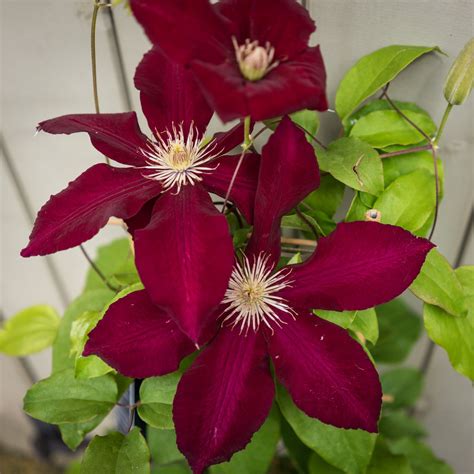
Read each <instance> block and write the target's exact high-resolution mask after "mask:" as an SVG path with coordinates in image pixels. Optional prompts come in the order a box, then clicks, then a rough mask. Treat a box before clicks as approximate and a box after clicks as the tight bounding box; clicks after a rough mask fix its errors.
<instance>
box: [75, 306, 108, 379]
mask: <svg viewBox="0 0 474 474" xmlns="http://www.w3.org/2000/svg"><path fill="white" fill-rule="evenodd" d="M100 319H101V314H100V313H99V312H97V311H86V312H85V313H83V314H82V315H81V316H79V317H78V318H76V319H75V320H74V321H73V323H72V327H71V355H75V357H76V364H75V368H76V372H75V375H76V377H78V378H91V377H99V376H101V375H104V374H107V373H109V372H113V371H114V369H113V368H112V367H110V366H109V365H107V364H106V363H105V362H104V361H103V360H102V359H100V358H99V357H97V356H95V355H91V356H87V357H83V356H82V355H81V354H82V351H83V350H84V346H85V343H86V340H87V335H88V334H89V332H90V331H91V330H92V329H93V328H95V326H96V325H97V323H98V322H99V320H100Z"/></svg>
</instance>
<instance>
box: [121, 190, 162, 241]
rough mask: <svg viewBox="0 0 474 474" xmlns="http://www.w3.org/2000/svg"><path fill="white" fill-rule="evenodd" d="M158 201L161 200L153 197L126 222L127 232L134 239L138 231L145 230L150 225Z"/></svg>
mask: <svg viewBox="0 0 474 474" xmlns="http://www.w3.org/2000/svg"><path fill="white" fill-rule="evenodd" d="M157 199H159V196H158V197H153V198H152V199H150V200H149V201H147V202H146V203H145V204H144V205H143V206H142V208H141V209H140V210H139V211H138V212H137V213H136V214H135V215H134V216H132V217H130V218H129V219H126V220H125V224H126V225H127V231H128V232H129V234H130V235H131V236H132V237H133V235H135V231H136V230H138V229H143V228H144V227H146V226H147V225H148V224H149V222H150V219H151V216H152V214H153V208H154V207H155V203H156V200H157Z"/></svg>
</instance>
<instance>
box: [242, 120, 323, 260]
mask: <svg viewBox="0 0 474 474" xmlns="http://www.w3.org/2000/svg"><path fill="white" fill-rule="evenodd" d="M261 162H262V163H261V166H260V174H259V177H258V187H257V194H256V197H255V212H254V221H255V225H254V229H253V233H252V237H251V239H250V242H249V246H248V249H247V253H248V254H252V253H253V254H258V253H260V252H262V251H263V252H265V253H267V254H270V255H271V256H272V258H273V261H274V262H277V261H278V259H279V257H280V233H281V232H280V221H281V218H282V216H283V215H284V214H287V213H288V212H289V211H291V209H293V208H294V207H295V206H296V204H298V203H299V202H300V201H301V200H302V199H303V198H304V197H305V196H306V195H307V194H309V193H310V192H311V191H313V190H314V189H316V188H317V187H318V186H319V169H318V163H317V161H316V157H315V155H314V150H313V147H312V146H311V145H310V144H309V143H308V141H307V140H306V138H305V134H304V132H303V131H301V130H300V129H299V128H298V127H297V126H296V125H295V124H294V123H293V122H292V121H291V120H290V119H289V118H288V117H285V118H284V119H283V120H282V121H281V123H280V125H279V126H278V128H277V130H276V131H275V133H274V134H273V135H272V136H271V137H270V139H269V140H268V143H267V144H266V145H265V146H264V147H263V150H262V160H261Z"/></svg>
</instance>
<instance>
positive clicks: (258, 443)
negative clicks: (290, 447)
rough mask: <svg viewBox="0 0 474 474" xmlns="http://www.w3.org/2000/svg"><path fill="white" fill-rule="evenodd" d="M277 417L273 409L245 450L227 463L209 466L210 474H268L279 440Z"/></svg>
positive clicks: (276, 411) (277, 414)
mask: <svg viewBox="0 0 474 474" xmlns="http://www.w3.org/2000/svg"><path fill="white" fill-rule="evenodd" d="M279 416H280V414H279V412H278V410H276V409H273V410H272V411H271V412H270V415H269V416H268V418H267V420H266V421H265V423H264V424H263V425H262V427H261V428H260V429H259V430H258V431H257V432H256V433H255V434H254V435H253V437H252V440H251V441H250V443H249V444H248V445H247V446H246V447H245V449H244V450H242V451H239V452H237V453H235V454H234V455H233V456H232V458H231V460H230V461H229V462H225V463H222V464H217V465H215V466H211V467H210V469H209V471H210V473H211V474H241V473H245V474H265V473H266V472H268V468H269V466H270V464H271V462H272V459H273V457H274V456H275V451H276V446H277V443H278V440H279V439H280V419H279Z"/></svg>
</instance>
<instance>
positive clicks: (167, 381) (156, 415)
mask: <svg viewBox="0 0 474 474" xmlns="http://www.w3.org/2000/svg"><path fill="white" fill-rule="evenodd" d="M180 378H181V372H173V373H172V374H169V375H163V376H162V377H151V378H148V379H146V380H144V381H143V383H142V384H141V386H140V401H141V405H140V406H139V407H138V414H139V415H140V418H142V419H143V420H144V421H145V422H146V423H148V424H149V425H150V426H153V427H154V428H162V429H172V428H173V427H174V425H173V414H172V403H173V398H174V396H175V393H176V387H177V385H178V382H179V379H180Z"/></svg>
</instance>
